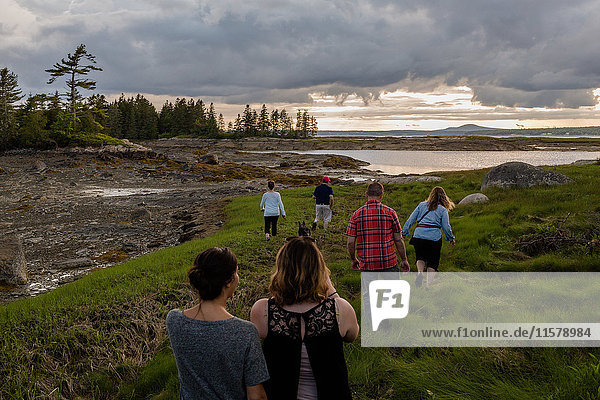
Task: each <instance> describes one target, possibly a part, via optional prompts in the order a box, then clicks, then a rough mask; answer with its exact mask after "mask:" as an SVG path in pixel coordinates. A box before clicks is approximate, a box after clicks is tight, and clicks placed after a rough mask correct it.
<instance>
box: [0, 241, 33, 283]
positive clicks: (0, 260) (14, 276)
mask: <svg viewBox="0 0 600 400" xmlns="http://www.w3.org/2000/svg"><path fill="white" fill-rule="evenodd" d="M0 283H3V284H7V285H23V284H25V283H27V267H26V264H25V254H24V253H23V245H22V243H21V239H20V238H19V237H17V236H3V237H0Z"/></svg>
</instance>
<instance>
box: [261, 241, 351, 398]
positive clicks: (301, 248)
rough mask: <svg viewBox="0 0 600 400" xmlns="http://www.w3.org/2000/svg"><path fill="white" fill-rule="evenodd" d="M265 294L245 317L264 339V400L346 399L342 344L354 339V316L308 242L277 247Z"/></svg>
mask: <svg viewBox="0 0 600 400" xmlns="http://www.w3.org/2000/svg"><path fill="white" fill-rule="evenodd" d="M269 291H270V292H271V296H272V297H271V298H269V299H260V300H258V301H257V302H256V303H255V304H254V306H253V307H252V311H251V313H250V320H251V321H252V322H253V323H254V324H255V325H256V327H257V328H258V333H259V335H260V337H261V338H264V339H265V340H264V342H263V351H264V354H265V358H266V360H267V366H268V368H269V374H270V375H271V380H270V381H268V382H267V383H266V384H265V389H266V390H267V394H268V396H269V399H276V400H296V399H299V400H312V399H326V400H327V399H336V400H347V399H351V398H352V396H351V393H350V388H349V386H348V370H347V368H346V361H345V359H344V349H343V342H344V341H346V342H352V341H354V340H355V339H356V337H357V336H358V329H359V328H358V323H357V321H356V313H355V312H354V309H353V308H352V306H351V305H350V303H348V302H347V301H346V300H344V299H342V298H341V297H339V296H338V295H337V292H336V291H335V289H334V288H333V285H332V284H331V280H330V278H329V269H328V268H327V266H326V265H325V260H324V259H323V255H322V254H321V252H320V251H319V249H318V247H317V245H316V243H315V241H314V239H313V238H311V237H294V238H291V239H290V240H288V241H287V242H286V243H285V244H284V245H283V247H282V248H281V249H280V250H279V252H278V253H277V258H276V260H275V272H274V273H273V275H272V276H271V284H270V285H269Z"/></svg>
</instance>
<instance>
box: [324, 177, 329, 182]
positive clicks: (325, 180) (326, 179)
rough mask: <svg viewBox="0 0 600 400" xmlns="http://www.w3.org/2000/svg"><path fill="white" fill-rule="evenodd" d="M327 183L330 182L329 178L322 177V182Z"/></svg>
mask: <svg viewBox="0 0 600 400" xmlns="http://www.w3.org/2000/svg"><path fill="white" fill-rule="evenodd" d="M329 181H331V179H329V177H328V176H324V177H323V182H329Z"/></svg>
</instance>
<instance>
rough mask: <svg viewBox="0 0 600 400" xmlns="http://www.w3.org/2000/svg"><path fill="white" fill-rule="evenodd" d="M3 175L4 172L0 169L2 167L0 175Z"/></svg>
mask: <svg viewBox="0 0 600 400" xmlns="http://www.w3.org/2000/svg"><path fill="white" fill-rule="evenodd" d="M3 173H4V170H3V169H2V167H0V175H2V174H3Z"/></svg>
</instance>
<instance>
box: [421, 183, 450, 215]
mask: <svg viewBox="0 0 600 400" xmlns="http://www.w3.org/2000/svg"><path fill="white" fill-rule="evenodd" d="M427 204H428V206H429V210H430V211H433V210H435V209H436V208H437V206H438V205H440V204H441V205H443V206H444V207H446V210H448V211H450V210H452V209H453V208H454V203H453V202H452V200H450V198H449V197H448V196H447V195H446V191H445V190H444V188H443V187H441V186H436V187H434V188H433V189H431V193H429V197H428V198H427Z"/></svg>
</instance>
